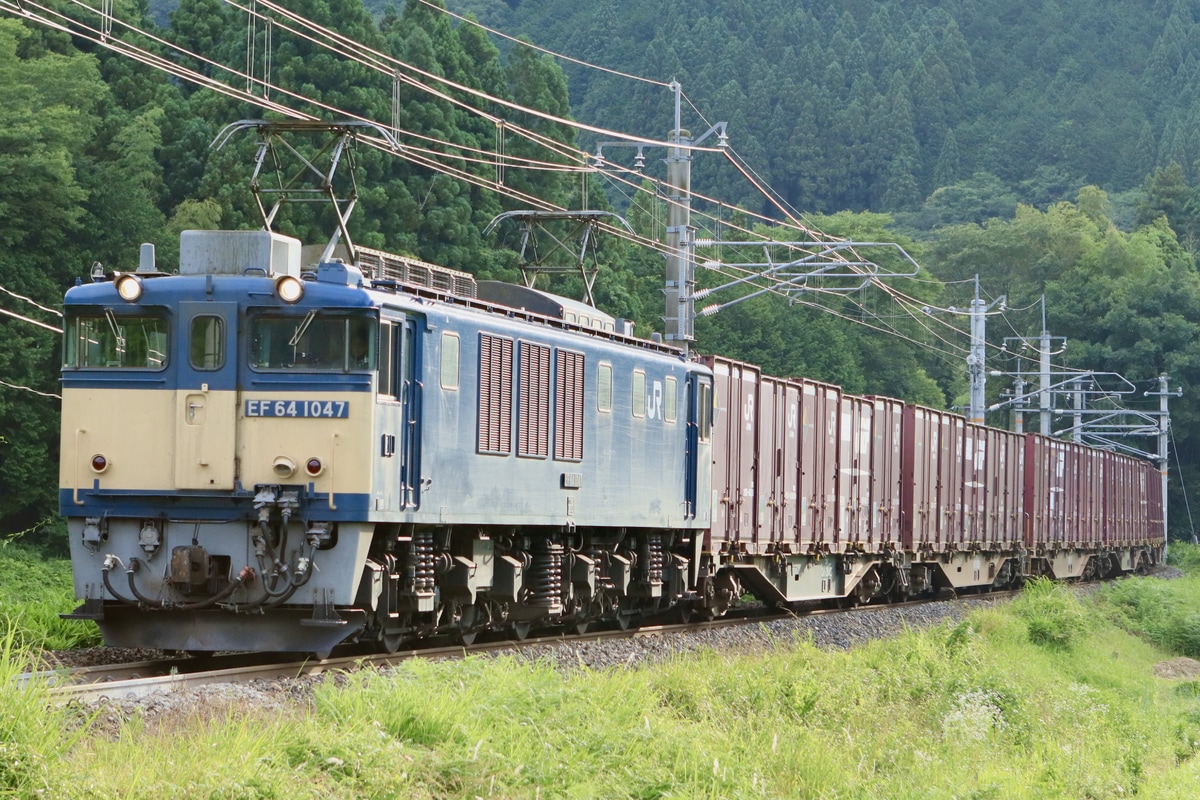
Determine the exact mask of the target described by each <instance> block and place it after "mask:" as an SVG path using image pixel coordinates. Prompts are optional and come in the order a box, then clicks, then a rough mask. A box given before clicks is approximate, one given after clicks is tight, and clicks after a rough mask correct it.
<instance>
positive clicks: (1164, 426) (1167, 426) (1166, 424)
mask: <svg viewBox="0 0 1200 800" xmlns="http://www.w3.org/2000/svg"><path fill="white" fill-rule="evenodd" d="M1168 380H1169V378H1168V377H1167V374H1166V373H1163V374H1162V375H1159V376H1158V391H1157V392H1146V396H1147V397H1155V396H1157V397H1158V473H1159V475H1160V476H1161V479H1162V509H1163V559H1164V560H1165V559H1166V557H1167V469H1168V466H1169V465H1170V461H1169V459H1168V457H1169V455H1170V451H1169V445H1170V442H1171V438H1170V437H1171V415H1170V413H1169V412H1168V411H1167V401H1168V400H1169V399H1170V398H1172V397H1179V396H1180V395H1182V394H1183V391H1182V390H1181V389H1176V390H1175V391H1173V392H1172V391H1170V389H1169V388H1168V387H1167V382H1168Z"/></svg>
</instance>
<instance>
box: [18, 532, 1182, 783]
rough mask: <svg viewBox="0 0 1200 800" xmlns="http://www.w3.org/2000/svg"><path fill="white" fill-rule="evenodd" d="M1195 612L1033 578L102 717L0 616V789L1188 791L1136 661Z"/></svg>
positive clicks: (1150, 665)
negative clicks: (896, 608) (803, 636)
mask: <svg viewBox="0 0 1200 800" xmlns="http://www.w3.org/2000/svg"><path fill="white" fill-rule="evenodd" d="M1197 555H1198V554H1196V553H1190V554H1189V556H1190V557H1195V556H1197ZM3 557H4V556H3V555H2V554H0V558H3ZM0 591H2V590H0ZM1197 608H1200V577H1197V576H1196V575H1192V576H1190V577H1188V578H1185V579H1180V580H1173V581H1159V580H1154V579H1147V580H1135V581H1128V582H1124V583H1121V584H1118V585H1114V586H1111V587H1109V588H1106V589H1105V590H1104V591H1102V592H1100V593H1099V594H1098V596H1097V597H1095V598H1088V599H1086V600H1083V601H1081V600H1079V599H1077V598H1076V596H1075V595H1074V594H1073V593H1072V592H1070V591H1068V590H1065V589H1063V588H1061V587H1055V586H1050V585H1044V584H1043V585H1035V586H1034V587H1032V588H1031V590H1030V591H1028V592H1026V594H1025V595H1024V596H1023V597H1022V598H1021V599H1019V600H1016V601H1014V602H1013V603H1010V604H1008V605H1006V606H1004V607H1002V608H998V609H993V610H987V611H978V612H975V613H973V614H972V615H971V616H970V618H969V619H968V620H966V621H965V622H963V623H961V624H958V625H947V626H942V627H938V628H936V629H933V630H928V631H914V632H909V633H906V634H904V635H902V636H900V637H898V638H896V639H893V640H890V641H880V642H875V643H872V644H870V645H868V646H865V647H862V648H859V649H856V650H854V651H853V652H849V653H842V652H826V651H822V650H819V649H817V648H816V647H814V646H812V645H811V644H809V643H807V642H803V641H801V642H779V643H778V647H777V648H776V649H775V651H773V652H771V653H769V654H765V655H756V656H738V655H734V654H725V653H711V652H710V653H706V654H703V655H700V656H697V657H692V658H681V659H678V660H675V661H672V662H669V663H666V664H662V665H658V666H654V667H646V668H636V669H615V670H609V671H604V672H589V671H585V670H582V669H576V670H560V669H555V668H553V667H552V666H550V665H547V664H544V663H535V664H528V663H521V662H518V661H515V660H511V659H509V660H496V661H490V660H482V659H469V660H466V661H463V662H458V663H438V664H434V663H415V664H411V665H409V666H406V667H404V668H402V669H400V670H398V671H397V672H396V673H395V674H393V675H391V676H384V675H380V674H377V673H371V672H368V673H362V674H358V675H354V676H351V677H350V678H349V679H348V681H346V682H345V685H342V686H334V685H332V684H330V685H327V686H324V687H322V688H320V689H318V691H317V693H316V696H315V700H314V702H313V704H312V706H311V707H307V706H303V707H296V708H290V709H283V710H280V709H263V708H255V707H243V706H241V705H239V704H238V702H237V701H236V700H231V701H229V702H228V703H218V704H216V705H215V706H211V707H207V708H197V709H195V710H194V711H193V712H192V713H191V714H188V715H185V716H182V717H173V718H171V719H169V720H167V721H162V720H155V721H153V722H147V721H135V722H132V723H128V724H125V725H124V726H123V727H122V728H121V729H120V730H119V731H115V732H114V731H111V730H106V731H100V730H89V729H88V728H87V724H86V721H82V720H80V719H79V718H78V715H75V714H73V713H72V712H71V711H70V710H65V709H57V708H53V707H51V706H50V704H49V703H48V701H47V694H46V691H45V689H44V688H43V687H41V686H33V687H30V688H27V689H24V690H22V689H19V688H18V687H17V681H16V677H17V674H18V673H20V672H22V671H23V670H25V669H27V668H28V667H27V664H28V658H29V656H28V651H26V650H23V649H22V648H21V647H20V646H19V645H18V642H17V641H16V636H15V635H14V633H13V631H14V630H15V629H14V628H9V631H10V633H9V635H8V636H7V638H6V639H5V640H4V645H3V648H2V650H0V709H2V712H0V714H2V720H0V748H2V749H0V795H4V794H6V793H11V794H13V795H16V796H51V797H114V798H117V797H120V798H126V797H130V798H137V797H147V798H149V797H156V798H157V797H164V796H166V797H185V796H186V797H212V798H224V797H237V798H274V797H279V798H310V797H311V798H327V797H404V798H408V797H431V798H432V797H439V798H440V797H463V798H474V797H637V798H650V797H686V798H693V797H779V798H784V797H788V798H790V797H828V798H833V797H837V798H952V797H954V798H966V797H972V798H1010V797H1011V798H1047V797H1071V798H1084V797H1087V798H1118V797H1130V796H1133V795H1135V794H1136V795H1137V796H1138V797H1151V798H1180V800H1183V799H1184V798H1187V800H1191V798H1194V797H1196V796H1197V787H1200V758H1198V757H1197V752H1200V679H1192V680H1166V679H1162V678H1157V677H1155V675H1154V667H1155V665H1156V663H1158V662H1161V661H1163V660H1165V659H1168V658H1171V657H1172V656H1176V655H1180V654H1191V655H1193V656H1200V651H1197V650H1196V649H1195V646H1196V642H1197V640H1198V639H1197V635H1196V629H1197V627H1198V626H1200V619H1198V618H1197V616H1196V614H1195V612H1194V611H1192V609H1197ZM23 619H33V617H23ZM1129 631H1133V632H1134V633H1130V632H1129ZM33 638H34V639H36V637H33ZM48 708H49V709H50V710H47V709H48ZM81 726H82V727H81ZM39 791H40V792H41V793H42V794H41V795H37V793H38V792H39Z"/></svg>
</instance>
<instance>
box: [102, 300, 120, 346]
mask: <svg viewBox="0 0 1200 800" xmlns="http://www.w3.org/2000/svg"><path fill="white" fill-rule="evenodd" d="M104 318H105V319H107V320H108V327H109V328H111V329H112V333H113V338H114V339H116V340H117V352H118V353H124V352H125V337H124V336H122V335H121V329H120V327H118V326H117V315H116V314H114V313H113V310H112V309H111V308H106V309H104Z"/></svg>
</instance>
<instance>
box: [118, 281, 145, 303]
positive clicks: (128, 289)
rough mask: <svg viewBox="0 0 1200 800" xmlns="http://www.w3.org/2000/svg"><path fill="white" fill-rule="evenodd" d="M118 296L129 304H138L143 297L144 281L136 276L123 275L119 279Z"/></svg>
mask: <svg viewBox="0 0 1200 800" xmlns="http://www.w3.org/2000/svg"><path fill="white" fill-rule="evenodd" d="M117 294H119V295H121V299H122V300H124V301H125V302H127V303H133V302H136V301H137V299H138V298H139V297H141V296H142V279H141V278H139V277H137V276H136V275H122V276H121V277H119V278H117Z"/></svg>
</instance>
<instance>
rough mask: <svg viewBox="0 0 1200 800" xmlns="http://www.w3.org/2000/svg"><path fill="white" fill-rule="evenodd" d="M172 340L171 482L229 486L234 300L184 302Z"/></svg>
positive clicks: (235, 407)
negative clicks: (173, 418) (172, 414)
mask: <svg viewBox="0 0 1200 800" xmlns="http://www.w3.org/2000/svg"><path fill="white" fill-rule="evenodd" d="M178 325H179V327H178V329H177V330H176V335H175V341H176V342H179V344H180V346H179V347H178V348H177V350H176V354H175V359H174V360H175V365H174V366H175V370H174V371H175V375H176V384H175V386H176V391H175V417H176V426H175V486H176V487H177V488H179V489H212V490H231V489H233V488H234V478H235V468H234V453H235V444H236V442H235V437H236V432H237V410H238V403H237V346H236V343H237V304H236V303H216V302H184V303H180V306H179V317H178Z"/></svg>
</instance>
